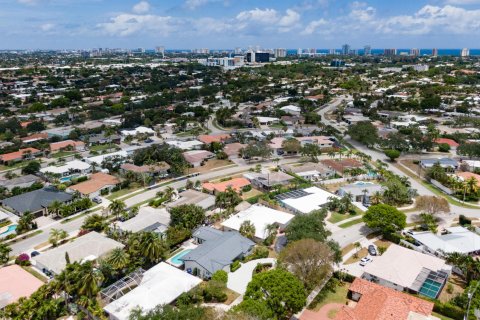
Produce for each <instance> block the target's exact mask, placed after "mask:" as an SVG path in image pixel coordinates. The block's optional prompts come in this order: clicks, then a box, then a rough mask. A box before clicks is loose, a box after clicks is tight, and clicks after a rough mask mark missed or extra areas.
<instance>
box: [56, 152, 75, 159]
mask: <svg viewBox="0 0 480 320" xmlns="http://www.w3.org/2000/svg"><path fill="white" fill-rule="evenodd" d="M76 153H77V152H75V151H60V152H57V153H54V154H52V155H51V157H52V158H63V157H68V156H73V155H74V154H76Z"/></svg>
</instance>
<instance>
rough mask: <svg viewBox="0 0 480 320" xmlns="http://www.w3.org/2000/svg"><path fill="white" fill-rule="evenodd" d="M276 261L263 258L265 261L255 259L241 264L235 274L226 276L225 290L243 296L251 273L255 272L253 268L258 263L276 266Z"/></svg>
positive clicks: (250, 278)
mask: <svg viewBox="0 0 480 320" xmlns="http://www.w3.org/2000/svg"><path fill="white" fill-rule="evenodd" d="M276 261H277V260H276V259H274V258H265V259H257V260H252V261H249V262H247V263H244V264H242V266H241V267H240V269H238V270H237V271H235V272H231V273H229V274H228V282H227V288H228V289H230V290H233V291H235V292H238V293H240V294H242V295H243V294H245V291H246V290H247V285H248V283H249V282H250V280H252V273H253V270H255V267H256V266H257V264H259V263H262V264H263V263H271V264H273V265H275V264H276Z"/></svg>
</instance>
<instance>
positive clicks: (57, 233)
mask: <svg viewBox="0 0 480 320" xmlns="http://www.w3.org/2000/svg"><path fill="white" fill-rule="evenodd" d="M67 237H68V233H67V231H65V230H62V229H52V230H50V237H49V238H48V241H49V242H50V243H51V244H52V246H54V247H56V246H57V244H58V242H59V241H61V240H64V239H66V238H67Z"/></svg>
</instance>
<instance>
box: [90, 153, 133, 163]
mask: <svg viewBox="0 0 480 320" xmlns="http://www.w3.org/2000/svg"><path fill="white" fill-rule="evenodd" d="M127 158H128V152H127V151H125V150H120V151H117V152H112V153H107V154H101V155H99V156H95V157H89V158H86V159H85V161H86V162H87V163H89V164H91V165H93V166H100V165H102V163H103V162H104V161H108V160H111V159H119V160H121V161H125V160H126V159H127Z"/></svg>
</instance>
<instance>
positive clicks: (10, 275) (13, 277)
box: [0, 265, 44, 308]
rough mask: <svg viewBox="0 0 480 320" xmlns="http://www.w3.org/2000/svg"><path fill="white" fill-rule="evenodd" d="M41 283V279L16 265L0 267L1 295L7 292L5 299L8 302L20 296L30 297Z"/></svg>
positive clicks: (14, 300) (16, 299) (12, 301)
mask: <svg viewBox="0 0 480 320" xmlns="http://www.w3.org/2000/svg"><path fill="white" fill-rule="evenodd" d="M43 284H44V283H43V282H42V281H40V280H39V279H37V278H36V277H34V276H33V275H31V274H30V273H29V272H27V271H25V270H23V269H22V268H21V267H19V266H17V265H11V266H8V267H3V268H1V269H0V292H1V293H2V295H3V294H8V297H7V298H6V299H5V300H7V301H5V302H6V303H8V304H10V303H14V302H17V301H18V299H20V298H22V297H27V298H28V297H30V295H31V294H32V293H34V292H35V291H37V289H38V288H40V287H41V286H42V285H43ZM2 300H3V299H2ZM2 304H3V301H2ZM0 307H2V308H3V307H4V305H0Z"/></svg>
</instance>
